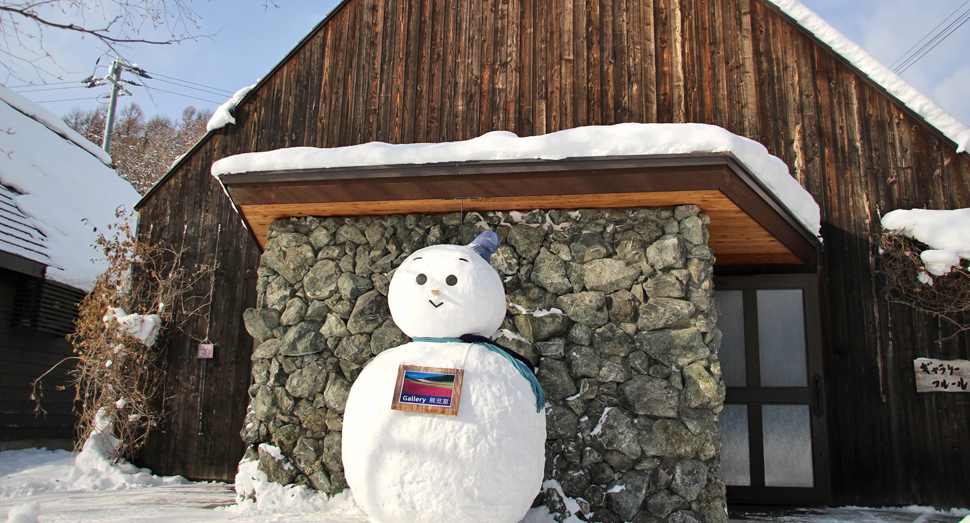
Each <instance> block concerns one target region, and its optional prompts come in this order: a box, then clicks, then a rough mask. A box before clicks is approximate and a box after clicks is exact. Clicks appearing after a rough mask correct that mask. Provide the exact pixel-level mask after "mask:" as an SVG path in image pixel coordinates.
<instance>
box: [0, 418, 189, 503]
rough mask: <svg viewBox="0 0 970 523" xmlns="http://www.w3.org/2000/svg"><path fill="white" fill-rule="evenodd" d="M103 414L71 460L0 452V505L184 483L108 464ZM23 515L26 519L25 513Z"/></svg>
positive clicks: (111, 444)
mask: <svg viewBox="0 0 970 523" xmlns="http://www.w3.org/2000/svg"><path fill="white" fill-rule="evenodd" d="M106 412H107V411H106V410H105V409H102V410H101V411H99V412H98V416H97V419H96V423H95V424H96V427H95V430H93V431H92V432H91V435H90V436H89V437H88V439H87V441H85V443H84V448H83V449H82V450H81V452H80V453H78V454H77V455H76V456H75V455H73V454H72V453H70V452H67V451H64V450H56V451H47V450H44V449H26V450H17V451H6V452H3V454H2V456H3V457H2V459H0V501H3V500H10V499H17V498H24V497H29V496H36V495H39V494H43V493H48V492H103V491H119V490H125V489H130V488H140V487H149V486H164V485H181V484H187V483H189V481H188V480H186V479H185V478H182V477H180V476H171V477H160V476H155V475H153V474H152V473H151V471H149V470H148V469H142V468H138V467H135V466H134V465H131V464H130V463H127V462H125V461H119V462H117V463H113V462H112V461H111V458H110V456H111V454H112V452H113V451H114V449H116V448H117V447H118V444H119V441H118V438H116V437H115V436H114V435H113V434H112V430H113V427H112V423H111V421H110V419H109V418H108V417H107V415H106ZM21 506H22V505H21ZM22 511H23V510H22ZM24 513H25V514H29V513H30V511H26V512H24ZM11 514H12V512H11ZM8 517H9V515H8ZM24 517H27V516H24ZM25 521H32V520H30V519H27V520H25Z"/></svg>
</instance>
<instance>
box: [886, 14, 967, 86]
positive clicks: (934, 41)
mask: <svg viewBox="0 0 970 523" xmlns="http://www.w3.org/2000/svg"><path fill="white" fill-rule="evenodd" d="M967 4H970V0H967V1H966V2H964V3H963V5H961V6H960V7H958V8H957V10H956V11H954V12H953V13H950V15H949V16H947V17H946V18H944V19H943V21H942V22H940V23H939V24H937V26H936V27H934V28H933V30H932V31H930V33H928V34H927V35H926V36H924V37H923V38H922V39H920V41H919V42H917V43H916V44H915V45H913V47H911V48H910V50H909V51H907V52H906V54H904V55H903V57H901V58H900V59H899V60H896V62H893V65H895V64H897V63H899V65H896V67H895V69H893V71H894V72H895V73H896V74H903V73H904V72H906V70H907V69H909V68H910V67H912V66H913V65H914V64H915V63H916V62H918V61H919V60H920V59H922V58H923V57H924V56H926V55H927V54H928V53H929V52H930V51H932V50H933V49H936V47H937V46H939V45H940V44H941V43H943V41H944V40H946V39H947V38H948V37H949V36H950V35H952V34H953V33H954V32H955V31H956V30H957V29H959V28H960V27H962V26H963V24H965V23H967V21H970V9H967V10H966V11H964V12H963V13H961V14H960V15H959V16H957V18H956V19H955V20H953V21H952V22H950V23H949V24H948V25H947V26H946V27H944V28H943V29H941V30H940V31H939V32H936V34H933V33H934V31H936V30H937V29H938V28H939V27H940V26H941V25H943V24H945V23H946V22H947V20H949V19H950V18H951V17H953V15H954V14H956V13H957V12H959V11H960V10H961V9H963V7H964V6H966V5H967ZM931 34H932V35H933V36H932V38H930V39H929V40H928V41H927V42H926V43H924V44H923V45H922V47H920V48H919V49H917V50H916V51H915V52H913V51H912V50H913V48H915V47H916V46H917V45H919V44H920V43H921V42H923V41H924V40H926V39H927V37H929V36H930V35H931ZM900 60H902V61H901V62H900ZM890 67H891V66H890Z"/></svg>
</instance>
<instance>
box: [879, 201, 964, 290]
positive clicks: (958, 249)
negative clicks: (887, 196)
mask: <svg viewBox="0 0 970 523" xmlns="http://www.w3.org/2000/svg"><path fill="white" fill-rule="evenodd" d="M882 227H883V229H886V230H887V231H892V232H894V233H896V234H901V235H903V236H906V237H908V238H913V239H915V240H917V241H920V242H923V243H925V244H926V245H928V246H929V247H930V249H928V250H925V251H923V252H922V254H921V255H920V257H921V258H922V259H923V264H924V265H925V266H926V271H927V272H929V273H930V274H932V275H934V276H943V275H945V274H947V273H949V272H950V270H951V269H952V268H953V267H956V266H959V265H960V263H961V261H960V260H961V259H963V260H970V208H968V209H953V210H930V209H910V210H904V209H897V210H895V211H892V212H888V213H886V215H885V216H883V217H882Z"/></svg>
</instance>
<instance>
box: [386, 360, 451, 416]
mask: <svg viewBox="0 0 970 523" xmlns="http://www.w3.org/2000/svg"><path fill="white" fill-rule="evenodd" d="M463 374H464V371H462V369H442V368H438V367H418V366H415V365H401V366H400V368H399V369H398V372H397V381H396V382H395V383H394V398H393V399H392V401H391V408H392V409H394V410H406V411H410V412H427V413H431V414H448V415H451V416H457V415H458V403H459V401H460V400H461V383H462V376H463Z"/></svg>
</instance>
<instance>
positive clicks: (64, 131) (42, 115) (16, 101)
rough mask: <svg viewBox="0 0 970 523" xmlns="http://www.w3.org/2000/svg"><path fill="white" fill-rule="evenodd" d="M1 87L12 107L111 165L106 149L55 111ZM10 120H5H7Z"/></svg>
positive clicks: (2, 96) (4, 96)
mask: <svg viewBox="0 0 970 523" xmlns="http://www.w3.org/2000/svg"><path fill="white" fill-rule="evenodd" d="M0 89H2V92H0V99H2V100H3V101H4V102H7V104H8V105H9V106H10V107H13V108H14V109H16V110H18V111H20V112H21V113H23V114H24V115H26V116H29V117H30V118H33V119H34V120H35V121H37V122H39V123H41V124H43V125H44V126H45V127H47V128H48V129H50V130H51V131H53V132H54V133H56V134H59V135H60V136H61V137H62V138H64V139H65V140H70V141H71V142H74V145H77V146H78V147H80V148H82V149H84V150H85V151H87V152H89V153H91V154H93V155H94V156H95V157H96V158H97V159H98V160H101V163H103V164H105V165H111V156H109V155H108V153H106V152H105V151H104V149H102V148H100V147H98V146H97V145H95V144H93V143H91V142H90V141H88V139H87V138H85V137H83V136H81V135H80V133H78V132H77V131H75V130H74V129H71V128H70V126H68V125H67V123H65V122H64V120H61V119H60V118H58V117H57V116H56V115H54V113H52V112H50V111H48V110H47V109H44V108H43V107H41V106H39V105H37V104H35V103H34V102H31V101H30V100H28V99H26V98H24V97H23V96H21V95H19V94H17V93H15V92H13V91H10V90H8V89H6V88H0ZM8 121H10V120H5V122H8ZM4 130H6V129H4Z"/></svg>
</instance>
